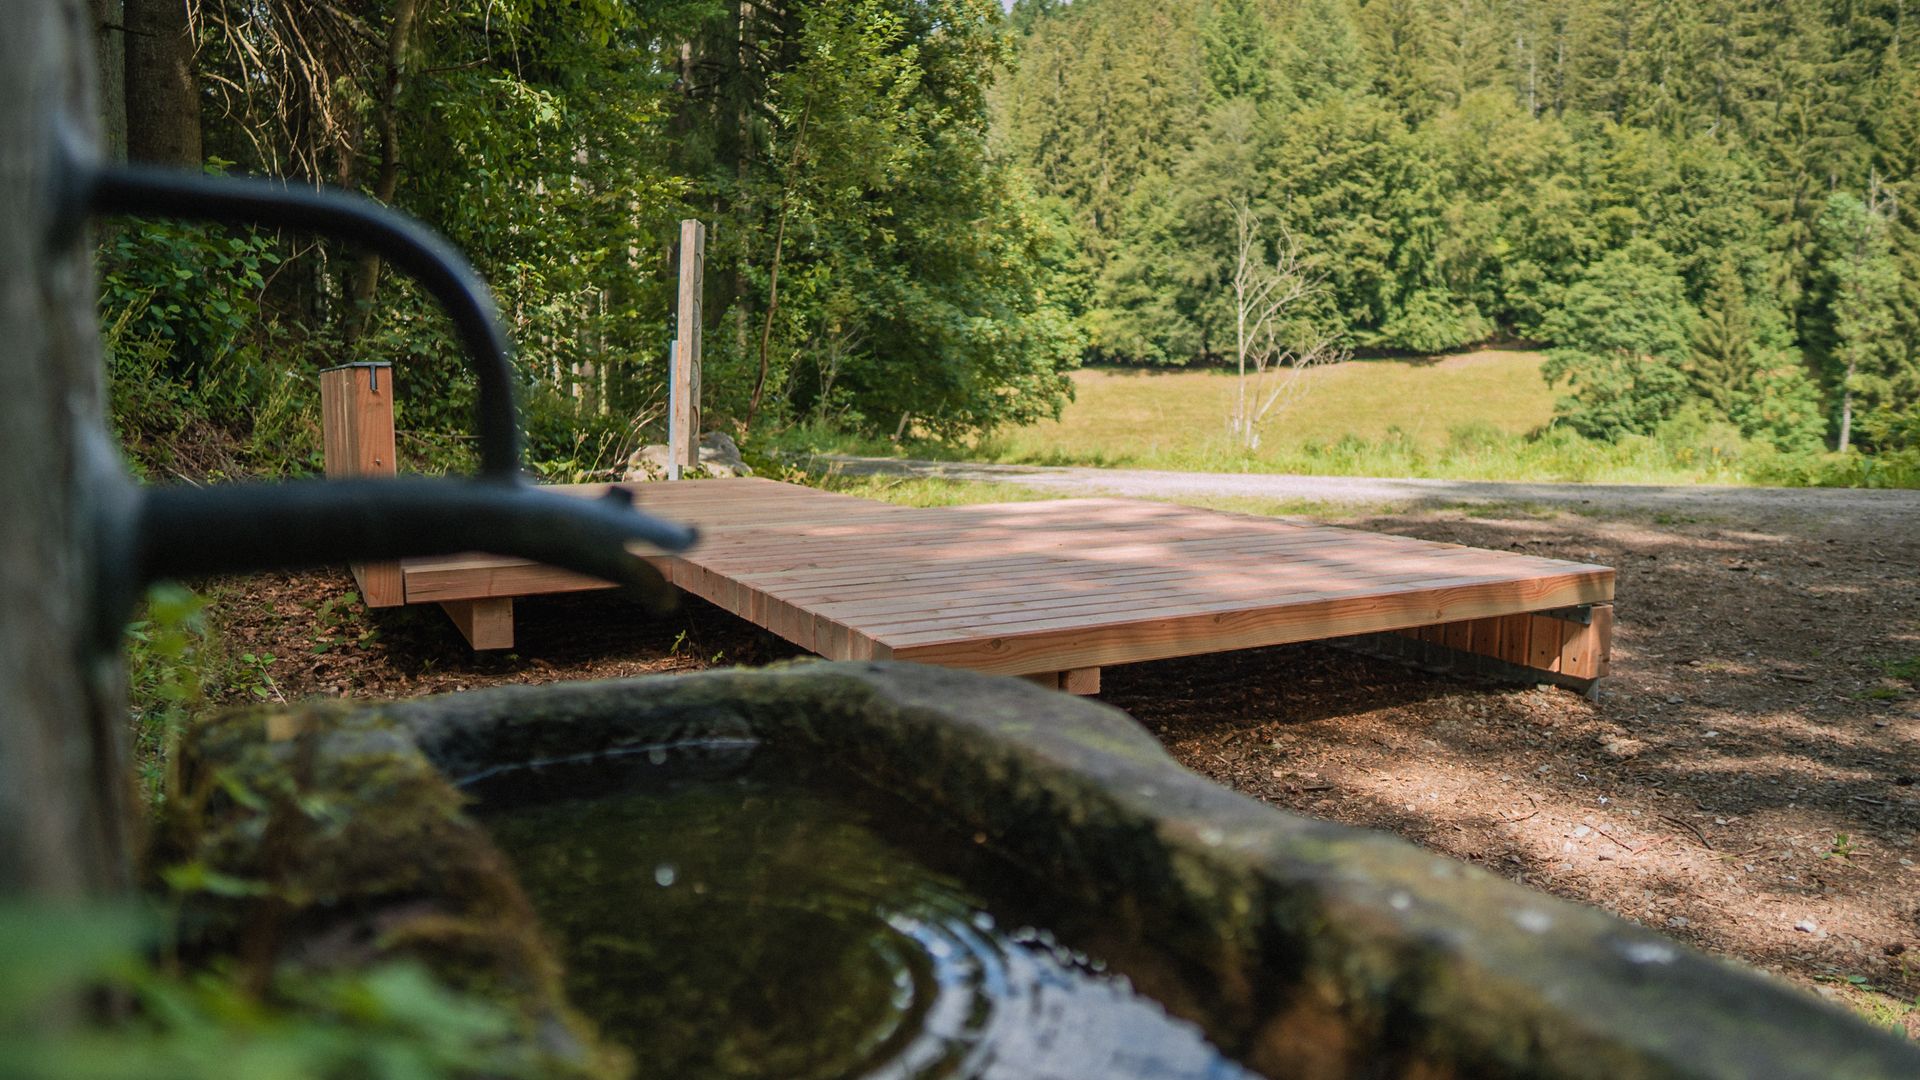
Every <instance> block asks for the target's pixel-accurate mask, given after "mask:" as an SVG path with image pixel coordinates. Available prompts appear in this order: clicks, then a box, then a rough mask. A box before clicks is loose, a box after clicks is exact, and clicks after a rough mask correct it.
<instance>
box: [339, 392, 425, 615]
mask: <svg viewBox="0 0 1920 1080" xmlns="http://www.w3.org/2000/svg"><path fill="white" fill-rule="evenodd" d="M320 443H321V449H322V450H323V452H324V454H325V459H326V472H327V475H328V476H330V477H349V476H392V475H394V473H395V472H396V471H398V466H397V465H396V464H395V461H394V438H393V366H392V365H391V364H346V365H343V366H341V367H335V368H328V369H327V370H325V371H323V372H321V373H320ZM352 569H353V579H354V581H355V583H357V584H358V585H359V586H360V598H361V599H362V600H364V601H366V604H367V606H368V607H397V606H399V605H400V604H403V603H405V602H406V590H405V587H404V586H403V585H402V583H401V578H400V564H399V563H354V564H352Z"/></svg>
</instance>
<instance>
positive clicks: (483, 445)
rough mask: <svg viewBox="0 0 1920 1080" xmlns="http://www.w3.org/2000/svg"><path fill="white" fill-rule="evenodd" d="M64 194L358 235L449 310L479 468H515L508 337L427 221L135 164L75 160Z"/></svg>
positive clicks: (101, 204)
mask: <svg viewBox="0 0 1920 1080" xmlns="http://www.w3.org/2000/svg"><path fill="white" fill-rule="evenodd" d="M68 171H69V174H70V179H69V183H70V184H72V185H76V186H77V189H76V190H69V191H67V192H65V193H63V194H64V196H65V198H67V199H69V200H72V204H73V205H75V206H77V207H84V208H85V209H86V210H87V211H89V212H92V213H96V214H131V215H134V216H136V217H167V218H186V219H193V220H200V221H218V222H225V223H227V224H236V225H275V226H284V227H287V228H292V229H304V230H309V231H312V232H317V233H323V234H325V235H327V236H334V237H339V238H341V239H343V240H348V241H352V242H354V243H359V244H364V245H366V246H367V247H369V248H371V249H373V250H375V251H377V252H379V253H380V254H381V255H382V256H384V257H386V258H387V259H389V260H391V261H392V262H393V264H394V265H395V266H398V267H400V268H401V269H403V270H405V271H407V272H408V273H409V274H412V275H413V276H414V277H415V278H417V279H418V280H419V282H420V283H421V284H422V285H424V286H425V287H426V289H427V291H428V292H430V293H432V294H433V296H434V298H435V299H436V300H439V301H440V303H441V304H442V305H443V306H444V307H445V308H446V309H447V314H448V315H449V316H451V317H452V319H453V325H454V329H455V330H456V331H457V332H458V334H459V336H460V343H461V345H462V346H464V347H465V350H466V353H467V358H468V360H469V361H471V362H472V364H473V371H474V375H475V377H476V378H477V379H478V380H479V384H480V402H479V409H480V415H479V428H478V434H479V436H480V469H481V471H482V472H483V473H485V474H487V475H489V476H515V477H517V476H519V474H520V427H519V424H518V422H517V421H516V419H515V412H514V394H513V345H512V343H511V342H509V341H508V340H507V335H506V332H505V331H504V330H502V329H501V327H500V317H499V312H498V311H497V310H496V309H495V308H494V305H493V294H492V293H491V292H489V291H488V289H487V284H486V282H485V281H483V280H481V278H480V275H479V273H477V272H476V271H475V270H474V269H473V265H472V264H471V263H469V262H467V259H466V256H464V255H462V254H460V252H459V250H458V249H456V248H455V247H454V246H453V245H452V244H449V243H447V241H446V240H444V239H442V238H441V236H440V235H439V234H438V233H436V232H434V231H433V230H432V229H429V228H427V227H426V226H425V225H423V224H421V223H420V222H418V221H416V220H415V219H413V218H411V217H408V216H407V215H405V214H402V213H400V212H399V211H397V210H392V209H389V208H388V207H386V206H383V205H381V204H380V203H377V202H375V201H373V200H372V199H369V198H365V197H364V196H360V195H355V194H352V193H350V192H345V191H327V190H314V189H312V188H304V187H295V186H292V185H289V184H286V183H284V182H280V181H274V180H263V179H257V178H247V177H230V176H205V175H200V174H197V173H190V172H185V171H181V170H172V169H156V168H146V167H141V166H118V167H115V168H110V169H101V168H94V167H90V166H83V165H76V166H75V167H73V168H71V169H70V170H68Z"/></svg>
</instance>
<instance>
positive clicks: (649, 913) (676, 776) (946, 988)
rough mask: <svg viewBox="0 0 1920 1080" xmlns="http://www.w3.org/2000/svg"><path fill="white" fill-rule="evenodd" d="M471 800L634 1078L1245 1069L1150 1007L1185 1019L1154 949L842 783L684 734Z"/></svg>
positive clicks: (1227, 1078)
mask: <svg viewBox="0 0 1920 1080" xmlns="http://www.w3.org/2000/svg"><path fill="white" fill-rule="evenodd" d="M471 790H472V791H473V792H474V793H476V794H479V795H480V796H481V798H482V803H481V813H482V820H483V822H484V823H485V825H486V827H487V828H488V830H489V831H490V832H491V833H492V835H493V837H494V838H495V840H496V842H497V843H498V844H499V846H500V847H501V848H502V849H503V850H504V851H505V852H506V853H507V855H508V856H509V858H510V859H511V860H512V862H513V863H514V866H515V869H516V872H517V873H518V875H519V877H520V880H521V882H522V884H523V885H524V886H525V888H526V890H527V892H528V894H529V895H530V896H531V897H532V899H533V902H534V904H535V907H536V908H537V909H538V910H539V912H540V915H541V919H542V921H543V923H544V925H545V927H546V929H547V930H548V932H549V933H550V935H551V936H552V938H553V939H554V940H555V941H556V943H557V944H558V946H559V949H560V951H561V954H562V958H563V960H564V961H565V963H566V967H567V992H568V994H569V996H570V998H571V999H572V1001H573V1003H574V1004H575V1005H576V1006H577V1007H579V1008H580V1009H581V1010H582V1011H583V1012H585V1013H586V1014H587V1015H588V1016H590V1017H591V1018H592V1019H593V1020H594V1021H595V1022H596V1023H598V1024H599V1025H600V1027H601V1029H602V1031H603V1033H604V1034H605V1035H607V1036H608V1037H609V1038H611V1039H613V1040H614V1041H617V1042H620V1043H623V1044H625V1045H626V1046H627V1048H628V1049H629V1050H630V1051H631V1052H632V1053H633V1055H634V1058H635V1061H636V1062H637V1063H638V1065H639V1069H638V1073H637V1074H638V1075H641V1076H661V1077H675V1078H686V1080H697V1078H728V1080H735V1078H741V1080H745V1078H764V1080H775V1078H778V1080H812V1078H820V1080H826V1078H839V1077H848V1078H853V1077H862V1078H896V1077H897V1078H902V1080H905V1078H912V1077H955V1078H960V1077H974V1078H984V1080H1047V1078H1056V1077H1095V1076H1097V1077H1103V1078H1111V1080H1174V1078H1195V1080H1199V1078H1206V1080H1240V1078H1246V1077H1252V1076H1253V1075H1254V1074H1253V1073H1250V1072H1248V1071H1247V1070H1245V1069H1243V1068H1242V1067H1241V1066H1239V1065H1237V1064H1236V1063H1234V1062H1233V1061H1232V1060H1231V1059H1229V1058H1227V1057H1226V1056H1225V1055H1223V1054H1222V1053H1221V1052H1220V1051H1219V1050H1218V1049H1216V1048H1215V1046H1214V1044H1213V1043H1212V1042H1211V1041H1210V1040H1209V1038H1208V1035H1207V1033H1206V1031H1205V1030H1204V1029H1203V1027H1202V1026H1201V1025H1200V1024H1197V1023H1195V1022H1193V1021H1192V1020H1190V1019H1183V1018H1181V1017H1179V1016H1176V1015H1174V1013H1173V1012H1170V1011H1169V1009H1168V1007H1167V1006H1165V1005H1163V1004H1162V1003H1161V1001H1160V1000H1157V999H1156V996H1154V994H1155V993H1163V994H1164V996H1165V997H1166V999H1167V1000H1168V1001H1169V1002H1170V1003H1173V1004H1174V1007H1175V1009H1176V1010H1177V1011H1180V1012H1185V1013H1187V1014H1188V1015H1189V1016H1191V1015H1196V1014H1197V1013H1198V1011H1199V1010H1198V1007H1197V1006H1194V1005H1193V1004H1192V1003H1190V1002H1185V1001H1181V993H1182V991H1181V990H1180V989H1179V987H1180V985H1181V983H1182V980H1181V979H1180V977H1179V973H1178V971H1177V970H1176V967H1177V965H1176V963H1175V962H1174V961H1173V960H1172V959H1171V958H1169V957H1166V956H1155V955H1152V953H1151V952H1148V951H1143V950H1142V949H1141V947H1140V946H1139V945H1138V943H1130V942H1122V941H1116V940H1111V939H1105V940H1103V938H1102V936H1101V934H1100V932H1099V929H1098V920H1096V919H1090V918H1086V917H1084V916H1083V917H1080V918H1075V917H1072V916H1070V915H1069V914H1068V913H1067V912H1065V911H1062V910H1059V909H1058V907H1057V906H1053V907H1051V908H1050V906H1049V905H1048V904H1047V903H1046V902H1045V901H1044V900H1042V899H1041V898H1040V896H1039V895H1038V893H1037V890H1036V889H1034V888H1033V883H1031V882H1030V881H1028V880H1027V879H1026V878H1025V876H1024V875H1022V874H1020V873H1017V872H1015V871H1014V870H1013V868H1012V867H1010V866H1009V865H1007V864H1006V863H1004V862H1003V861H1002V860H1001V859H1000V858H998V857H997V856H995V855H993V854H990V853H988V852H987V851H985V850H984V849H982V848H981V847H979V846H977V845H976V843H975V842H974V838H973V837H970V836H966V835H956V834H955V833H953V832H952V831H950V830H949V829H947V828H945V827H943V826H942V825H940V824H939V823H938V822H935V821H932V820H930V819H929V818H928V817H927V816H926V815H924V814H922V813H920V812H918V811H916V810H915V808H913V807H911V806H909V805H907V804H906V803H905V802H904V800H901V799H900V798H898V797H897V796H894V795H891V794H888V793H884V792H881V791H880V790H878V789H876V788H873V787H871V786H869V785H867V784H865V783H862V782H861V781H859V780H858V779H857V778H854V777H852V776H850V775H849V774H847V773H845V772H837V771H836V772H828V771H826V770H824V769H814V770H805V769H798V768H796V766H795V765H794V763H793V762H792V761H781V760H775V759H774V758H773V756H772V755H770V754H767V753H764V752H759V753H757V752H756V751H755V748H754V746H753V744H751V743H747V742H742V743H737V744H713V743H707V744H700V745H696V746H681V747H675V748H665V747H657V748H653V749H651V750H643V751H640V752H638V753H634V754H628V755H625V756H623V757H621V758H619V759H615V760H613V761H606V760H602V761H600V762H597V763H594V764H591V765H584V764H574V765H563V766H549V767H545V768H538V769H520V770H515V771H512V772H510V773H506V774H502V775H497V776H495V777H493V778H491V779H489V780H486V781H482V782H481V783H479V784H477V785H475V786H474V787H473V788H472V789H471ZM1150 990H1151V991H1153V992H1154V993H1149V991H1150Z"/></svg>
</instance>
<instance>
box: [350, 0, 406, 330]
mask: <svg viewBox="0 0 1920 1080" xmlns="http://www.w3.org/2000/svg"><path fill="white" fill-rule="evenodd" d="M419 14H420V0H395V3H394V5H393V24H392V27H391V28H390V29H389V30H388V32H387V72H386V79H385V81H384V82H383V83H382V84H381V88H380V109H379V112H378V113H377V114H376V117H375V123H376V124H377V126H378V127H379V131H380V170H379V172H378V173H376V174H375V176H374V181H373V197H374V198H376V199H378V200H380V201H381V202H383V203H392V202H393V196H394V193H395V192H397V191H398V190H399V189H400V94H401V91H402V90H403V89H404V88H405V86H406V81H407V55H408V49H409V47H410V45H411V42H412V39H413V28H414V24H415V23H416V22H418V21H419ZM379 288H380V256H379V255H377V254H374V253H373V252H366V253H364V254H362V255H361V256H360V260H359V262H358V263H357V264H356V265H355V267H354V272H353V293H352V297H353V303H354V307H355V311H354V312H353V314H352V315H351V317H350V318H349V319H348V322H347V325H348V326H350V327H353V328H354V333H355V335H356V336H358V335H359V334H361V333H364V332H366V331H367V330H368V329H369V328H371V327H372V325H373V298H374V295H375V294H376V293H377V292H378V291H379Z"/></svg>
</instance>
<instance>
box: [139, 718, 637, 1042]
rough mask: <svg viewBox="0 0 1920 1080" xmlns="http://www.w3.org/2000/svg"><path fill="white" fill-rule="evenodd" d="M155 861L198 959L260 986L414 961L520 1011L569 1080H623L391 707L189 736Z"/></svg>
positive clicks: (492, 858)
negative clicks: (233, 968)
mask: <svg viewBox="0 0 1920 1080" xmlns="http://www.w3.org/2000/svg"><path fill="white" fill-rule="evenodd" d="M176 761H177V763H178V765H177V768H176V773H175V776H174V778H173V782H172V785H171V787H172V789H171V791H170V792H169V796H168V799H167V801H166V809H165V812H164V815H163V819H162V822H161V826H160V828H159V830H158V831H157V833H156V838H155V839H156V842H155V849H154V851H153V853H152V857H151V858H150V860H149V863H150V865H151V866H152V867H154V868H155V873H156V874H157V875H161V876H162V877H163V878H164V879H165V880H164V881H156V882H155V885H156V886H162V885H165V884H166V883H169V882H170V883H171V885H172V886H173V887H174V888H175V890H176V892H177V895H178V899H179V903H180V919H179V925H180V931H181V932H180V940H181V944H182V946H183V948H184V949H185V950H187V951H188V952H189V953H190V954H191V955H193V956H195V957H196V958H197V959H198V960H200V961H202V962H208V963H217V962H223V961H222V958H226V959H227V960H230V961H231V962H233V963H236V964H237V965H238V966H239V968H240V970H241V971H242V972H243V977H246V978H248V980H249V981H250V982H252V983H253V984H254V985H255V986H256V987H259V988H264V987H266V986H267V985H269V983H270V981H271V980H272V979H273V977H275V976H276V975H280V974H284V973H285V972H286V971H288V970H290V969H291V970H309V971H327V970H335V969H341V968H358V967H363V966H367V965H370V964H373V963H375V962H379V961H383V960H388V959H397V958H408V959H413V960H417V961H420V962H422V963H424V964H425V965H426V966H427V967H428V968H429V969H430V970H432V971H433V972H435V974H437V975H439V976H440V977H441V978H442V979H444V980H445V981H447V982H448V983H449V984H450V985H451V986H452V987H454V988H455V989H458V990H462V991H466V992H469V993H473V994H475V995H478V996H480V997H483V998H485V999H488V1000H492V1001H495V1002H499V1003H501V1004H504V1005H506V1006H507V1007H508V1008H509V1009H510V1011H511V1013H512V1014H513V1015H514V1016H516V1017H517V1018H518V1019H519V1021H520V1024H521V1030H522V1035H523V1037H524V1038H525V1039H527V1040H528V1042H529V1043H530V1044H531V1045H533V1046H535V1047H536V1048H538V1049H539V1050H540V1051H541V1052H542V1053H543V1055H544V1056H545V1059H546V1061H547V1063H548V1065H549V1066H550V1068H549V1070H548V1071H550V1072H551V1073H552V1074H553V1075H555V1076H575V1077H582V1078H588V1077H591V1078H602V1077H617V1076H624V1075H626V1074H627V1073H628V1071H629V1069H628V1066H629V1062H628V1061H627V1060H626V1058H625V1056H624V1055H623V1054H622V1053H621V1052H619V1051H617V1050H615V1049H613V1048H611V1047H610V1046H609V1045H607V1044H605V1043H603V1042H602V1041H601V1040H599V1039H598V1038H597V1037H596V1036H595V1034H594V1033H593V1031H592V1028H591V1025H589V1024H588V1023H587V1022H586V1021H585V1020H584V1019H582V1018H581V1017H579V1016H578V1015H577V1014H575V1013H574V1012H573V1011H572V1010H571V1009H570V1008H568V1006H567V1004H566V1002H565V999H564V997H563V995H562V994H561V991H560V985H561V984H560V974H561V972H560V966H559V963H558V961H557V960H556V959H555V957H554V954H553V952H552V950H551V949H550V948H549V947H548V945H547V943H546V941H545V940H544V938H543V936H542V934H541V932H540V929H539V923H538V919H537V917H536V916H535V914H534V912H533V908H532V906H531V905H530V904H529V903H528V902H527V899H526V897H525V896H524V895H523V894H522V892H521V890H520V887H519V885H518V884H517V882H516V881H515V879H514V876H513V871H512V869H511V867H509V866H508V865H507V863H506V861H505V859H504V858H503V857H502V856H501V855H500V853H499V851H498V850H497V849H496V848H495V847H494V845H493V843H492V842H491V840H489V839H488V837H487V835H486V834H485V832H484V831H482V830H481V829H480V828H479V827H478V826H476V825H475V824H474V823H473V822H472V821H471V820H470V819H469V818H468V817H467V816H466V815H465V813H464V812H463V807H464V805H465V799H464V797H463V796H462V795H461V793H460V792H459V791H458V789H456V788H455V787H454V786H453V785H452V784H450V783H449V782H448V781H447V779H446V778H445V776H444V775H443V774H442V773H441V772H440V770H439V769H437V768H436V767H435V766H434V765H433V764H432V763H431V762H429V761H428V760H427V759H426V758H425V757H424V756H422V755H421V754H420V752H419V751H418V749H417V748H416V747H415V746H414V744H413V742H412V739H411V738H410V737H409V734H408V733H407V732H406V731H405V730H404V728H402V727H400V726H398V725H396V724H394V723H393V722H391V721H390V720H388V719H387V718H386V717H385V716H384V715H383V714H382V713H381V712H379V711H378V710H370V709H365V708H351V707H347V706H344V705H339V704H313V705H302V706H297V707H294V708H291V709H255V710H247V711H242V712H236V713H229V714H226V715H223V716H219V717H217V718H214V719H212V720H210V721H208V722H206V723H203V724H201V725H199V726H197V727H196V728H194V729H192V730H191V731H189V732H188V733H187V734H186V737H185V739H184V741H183V744H182V746H181V748H180V751H179V753H178V754H177V756H176Z"/></svg>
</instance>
